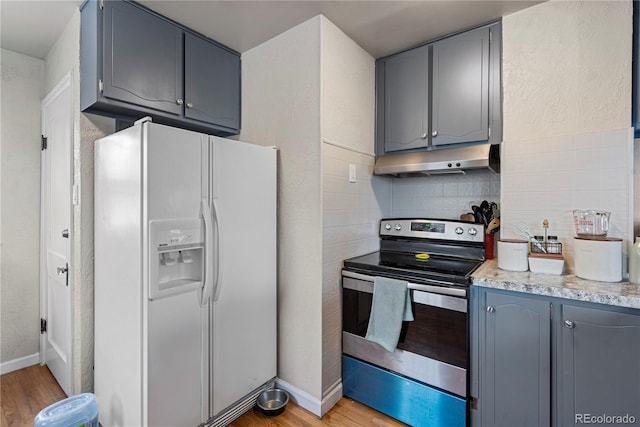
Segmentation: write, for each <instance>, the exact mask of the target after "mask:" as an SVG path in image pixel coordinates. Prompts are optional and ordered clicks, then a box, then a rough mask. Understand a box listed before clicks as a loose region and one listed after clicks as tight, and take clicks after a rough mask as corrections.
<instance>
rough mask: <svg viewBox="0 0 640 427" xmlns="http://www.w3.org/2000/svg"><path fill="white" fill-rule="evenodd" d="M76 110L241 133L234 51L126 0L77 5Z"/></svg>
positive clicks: (207, 131) (209, 131)
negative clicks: (78, 43)
mask: <svg viewBox="0 0 640 427" xmlns="http://www.w3.org/2000/svg"><path fill="white" fill-rule="evenodd" d="M80 32H81V35H80V72H81V79H80V107H81V110H82V111H84V112H89V113H95V114H101V115H106V116H110V117H114V118H116V119H121V120H122V121H124V122H126V121H133V120H136V119H138V118H140V117H144V116H151V117H152V118H153V120H154V121H156V122H158V123H164V124H168V125H173V126H178V127H182V128H186V129H192V130H196V131H200V132H206V133H212V134H218V135H223V136H226V135H233V134H237V133H239V130H240V55H239V54H238V53H237V52H235V51H233V50H231V49H228V48H226V47H225V46H222V45H220V44H219V43H216V42H215V41H213V40H210V39H208V38H206V37H204V36H201V35H199V34H197V33H195V32H193V31H191V30H190V29H188V28H185V27H183V26H180V25H179V24H177V23H175V22H173V21H170V20H168V19H166V18H164V17H162V16H160V15H158V14H156V13H154V12H152V11H150V10H149V9H146V8H145V7H143V6H141V5H139V4H137V3H135V2H131V1H122V0H118V1H115V0H113V1H112V0H105V1H103V2H98V1H96V0H89V1H86V2H84V3H83V4H82V6H81V27H80Z"/></svg>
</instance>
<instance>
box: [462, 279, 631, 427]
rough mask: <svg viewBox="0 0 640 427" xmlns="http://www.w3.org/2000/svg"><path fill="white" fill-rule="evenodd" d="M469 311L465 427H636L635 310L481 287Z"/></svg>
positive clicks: (476, 290) (474, 295) (473, 292)
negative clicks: (586, 426)
mask: <svg viewBox="0 0 640 427" xmlns="http://www.w3.org/2000/svg"><path fill="white" fill-rule="evenodd" d="M471 307H472V312H471V317H470V318H471V328H470V330H471V373H470V378H471V396H472V409H471V417H470V418H471V420H472V423H471V424H472V426H483V427H493V426H504V427H512V426H557V427H568V426H580V425H583V424H599V425H615V424H633V423H634V422H640V311H639V310H633V309H626V308H620V307H614V306H608V305H603V304H594V303H587V302H580V301H571V300H565V299H559V298H550V297H543V296H537V295H530V294H525V293H520V292H511V291H502V290H494V289H486V288H476V289H474V290H473V291H472V302H471ZM625 420H626V421H625Z"/></svg>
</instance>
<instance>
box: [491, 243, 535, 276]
mask: <svg viewBox="0 0 640 427" xmlns="http://www.w3.org/2000/svg"><path fill="white" fill-rule="evenodd" d="M528 255H529V242H527V241H526V240H518V239H504V240H498V268H499V269H501V270H508V271H527V270H528V269H529V259H528Z"/></svg>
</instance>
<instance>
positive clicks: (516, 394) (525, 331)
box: [479, 292, 551, 427]
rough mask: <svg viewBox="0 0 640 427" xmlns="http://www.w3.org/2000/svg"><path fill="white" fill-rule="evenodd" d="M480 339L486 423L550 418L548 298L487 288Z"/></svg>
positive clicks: (506, 426) (536, 422)
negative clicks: (511, 293) (482, 329)
mask: <svg viewBox="0 0 640 427" xmlns="http://www.w3.org/2000/svg"><path fill="white" fill-rule="evenodd" d="M484 302H485V303H484V307H481V308H483V309H484V314H483V315H484V322H483V323H484V331H483V332H484V333H482V334H481V337H480V344H479V345H480V348H481V351H480V369H481V373H480V383H481V385H480V397H479V404H480V406H481V408H482V415H481V418H482V425H483V426H484V427H489V426H503V427H513V426H520V427H525V426H532V427H538V426H545V425H549V423H550V422H551V411H550V404H551V319H550V303H549V302H548V301H544V300H539V299H533V298H523V297H519V296H514V295H509V294H503V293H494V292H486V293H485V300H484Z"/></svg>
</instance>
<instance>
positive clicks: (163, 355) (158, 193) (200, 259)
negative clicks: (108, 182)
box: [142, 123, 209, 427]
mask: <svg viewBox="0 0 640 427" xmlns="http://www.w3.org/2000/svg"><path fill="white" fill-rule="evenodd" d="M143 134H144V138H143V152H144V155H143V165H142V167H143V171H144V173H143V177H144V178H143V180H144V182H143V197H144V200H145V202H146V203H143V212H144V214H143V216H144V221H145V222H144V223H145V224H146V225H147V226H146V227H145V233H146V234H145V236H144V241H145V242H146V245H145V246H144V253H143V260H144V262H146V266H145V268H144V270H143V271H144V277H143V283H145V284H146V286H145V291H146V294H145V301H146V304H147V313H146V323H145V324H143V327H144V329H145V331H146V334H145V336H146V340H147V343H146V344H147V345H146V346H145V347H143V348H144V350H143V351H144V354H143V360H145V367H144V369H145V372H144V374H143V375H144V378H146V382H145V385H146V387H145V398H146V404H147V408H148V411H147V414H148V415H147V416H148V418H147V419H146V420H144V419H143V423H144V424H145V425H153V426H175V427H177V426H195V425H199V424H200V423H202V422H204V421H206V418H207V416H208V412H209V411H208V409H209V395H208V390H209V387H208V376H209V372H208V371H209V363H208V359H209V355H208V350H209V344H208V335H209V331H208V326H209V322H208V317H209V314H208V311H209V307H208V306H207V305H204V306H202V304H201V296H202V285H203V282H204V278H205V276H206V274H207V273H206V271H205V264H206V262H204V260H205V259H206V254H205V253H204V246H205V245H204V241H203V240H204V235H205V226H204V220H203V209H202V200H203V199H204V200H205V205H206V203H207V198H208V193H209V142H208V136H206V135H203V134H199V133H195V132H189V131H185V130H182V129H177V128H172V127H169V126H162V125H158V124H153V123H146V124H145V125H144V128H143Z"/></svg>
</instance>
